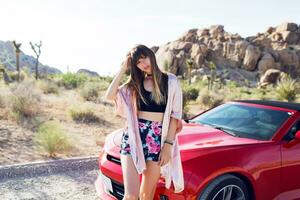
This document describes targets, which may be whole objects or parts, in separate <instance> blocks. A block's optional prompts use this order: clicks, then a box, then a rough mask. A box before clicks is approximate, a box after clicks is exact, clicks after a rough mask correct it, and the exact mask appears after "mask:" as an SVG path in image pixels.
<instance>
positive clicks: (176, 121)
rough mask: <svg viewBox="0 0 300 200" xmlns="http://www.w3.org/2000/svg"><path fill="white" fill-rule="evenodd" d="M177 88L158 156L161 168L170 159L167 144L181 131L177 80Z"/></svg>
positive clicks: (170, 146) (169, 148) (180, 97)
mask: <svg viewBox="0 0 300 200" xmlns="http://www.w3.org/2000/svg"><path fill="white" fill-rule="evenodd" d="M176 83H177V88H175V94H174V99H173V104H172V110H171V117H170V123H169V128H168V133H167V137H166V140H165V141H166V142H167V143H165V144H164V145H163V147H162V150H161V152H160V155H159V164H160V165H161V166H163V165H165V164H166V163H168V162H169V161H170V159H171V150H172V145H171V144H169V143H173V141H174V139H175V136H176V134H177V133H178V132H180V131H181V129H182V122H181V118H182V89H181V86H180V82H179V80H178V79H177V80H176Z"/></svg>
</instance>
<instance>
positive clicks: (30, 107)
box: [10, 81, 40, 120]
mask: <svg viewBox="0 0 300 200" xmlns="http://www.w3.org/2000/svg"><path fill="white" fill-rule="evenodd" d="M10 90H11V92H12V96H11V97H10V98H11V99H10V105H11V108H12V113H13V115H14V116H15V117H16V118H17V119H18V120H19V119H21V118H23V117H25V118H26V117H33V116H34V115H36V114H37V113H38V111H39V102H40V93H39V92H38V90H36V88H35V85H34V82H29V81H24V82H23V83H15V84H13V85H11V88H10Z"/></svg>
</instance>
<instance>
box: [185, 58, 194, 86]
mask: <svg viewBox="0 0 300 200" xmlns="http://www.w3.org/2000/svg"><path fill="white" fill-rule="evenodd" d="M185 63H186V64H187V66H188V74H189V84H190V85H191V79H192V73H191V72H192V68H193V67H194V59H193V58H189V59H186V61H185Z"/></svg>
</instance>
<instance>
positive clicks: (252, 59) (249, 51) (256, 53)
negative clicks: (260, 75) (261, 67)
mask: <svg viewBox="0 0 300 200" xmlns="http://www.w3.org/2000/svg"><path fill="white" fill-rule="evenodd" d="M260 55H261V51H260V50H259V48H258V47H256V46H253V45H248V46H247V48H246V52H245V58H244V62H243V68H244V69H246V70H249V71H253V70H255V69H256V65H257V61H258V59H259V58H260Z"/></svg>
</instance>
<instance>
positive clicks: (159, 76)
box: [125, 44, 168, 108]
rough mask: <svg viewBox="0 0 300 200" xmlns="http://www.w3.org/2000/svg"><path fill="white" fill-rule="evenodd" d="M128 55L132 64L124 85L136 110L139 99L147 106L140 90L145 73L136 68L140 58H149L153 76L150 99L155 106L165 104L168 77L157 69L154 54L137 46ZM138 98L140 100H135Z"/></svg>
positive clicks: (146, 48)
mask: <svg viewBox="0 0 300 200" xmlns="http://www.w3.org/2000/svg"><path fill="white" fill-rule="evenodd" d="M128 54H130V55H131V58H132V62H131V67H130V68H129V73H130V76H129V79H128V80H127V82H126V83H125V85H126V86H128V88H129V89H130V90H131V91H132V94H133V100H134V103H136V104H137V106H138V108H140V100H139V99H140V98H141V99H142V101H143V102H144V103H145V104H148V102H147V101H146V98H145V97H144V96H143V93H142V88H141V87H143V85H142V84H143V82H144V79H145V72H143V71H142V70H140V69H139V68H138V67H137V61H138V60H139V59H140V58H143V57H149V59H150V63H151V67H152V76H153V90H152V92H151V98H152V99H153V100H154V101H155V102H156V103H157V104H166V102H167V95H168V75H167V73H166V72H163V71H161V70H160V68H159V67H158V65H157V62H156V58H155V54H154V52H153V51H152V50H151V49H150V48H148V47H146V46H145V45H142V44H138V45H136V46H135V47H133V48H132V50H131V51H130V52H129V53H128ZM138 96H139V97H140V98H137V97H138Z"/></svg>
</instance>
